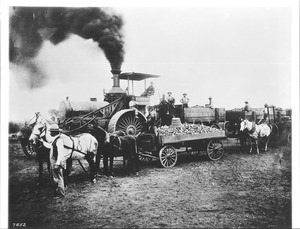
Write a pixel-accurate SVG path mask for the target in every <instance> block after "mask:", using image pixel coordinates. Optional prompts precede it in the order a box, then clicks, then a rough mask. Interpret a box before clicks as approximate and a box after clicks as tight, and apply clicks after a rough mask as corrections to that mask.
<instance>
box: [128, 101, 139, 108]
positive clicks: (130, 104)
mask: <svg viewBox="0 0 300 229" xmlns="http://www.w3.org/2000/svg"><path fill="white" fill-rule="evenodd" d="M136 105H137V103H136V101H134V100H131V101H130V102H129V107H130V108H134V107H135V106H136Z"/></svg>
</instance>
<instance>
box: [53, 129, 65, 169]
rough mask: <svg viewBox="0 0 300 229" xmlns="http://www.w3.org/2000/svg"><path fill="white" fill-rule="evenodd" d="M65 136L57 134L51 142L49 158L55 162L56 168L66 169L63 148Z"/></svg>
mask: <svg viewBox="0 0 300 229" xmlns="http://www.w3.org/2000/svg"><path fill="white" fill-rule="evenodd" d="M66 137H67V136H66V135H64V134H58V135H57V136H55V137H54V139H53V141H52V147H51V150H50V158H51V159H52V160H55V165H56V166H61V167H62V168H64V169H66V159H65V157H64V156H65V154H64V152H65V147H64V138H66Z"/></svg>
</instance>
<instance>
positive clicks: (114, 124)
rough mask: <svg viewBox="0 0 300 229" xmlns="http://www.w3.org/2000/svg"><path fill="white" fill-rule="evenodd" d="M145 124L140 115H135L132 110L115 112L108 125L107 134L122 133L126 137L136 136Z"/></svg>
mask: <svg viewBox="0 0 300 229" xmlns="http://www.w3.org/2000/svg"><path fill="white" fill-rule="evenodd" d="M145 124H146V118H145V116H144V115H143V114H142V113H141V112H138V115H137V116H136V115H135V111H134V110H132V109H125V110H121V111H119V112H117V113H116V114H115V115H114V116H113V117H112V118H111V119H110V121H109V123H108V132H109V133H113V132H115V131H123V132H124V133H125V134H126V135H134V136H136V135H138V134H139V133H141V131H142V130H143V128H144V126H145Z"/></svg>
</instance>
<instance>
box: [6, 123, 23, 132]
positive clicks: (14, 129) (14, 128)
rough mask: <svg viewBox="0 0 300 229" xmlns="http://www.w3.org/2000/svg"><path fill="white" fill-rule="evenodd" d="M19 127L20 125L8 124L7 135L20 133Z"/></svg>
mask: <svg viewBox="0 0 300 229" xmlns="http://www.w3.org/2000/svg"><path fill="white" fill-rule="evenodd" d="M21 127H22V124H21V123H16V122H9V124H8V133H9V134H12V133H16V132H18V131H20V129H21Z"/></svg>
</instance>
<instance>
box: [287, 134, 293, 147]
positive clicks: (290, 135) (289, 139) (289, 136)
mask: <svg viewBox="0 0 300 229" xmlns="http://www.w3.org/2000/svg"><path fill="white" fill-rule="evenodd" d="M287 144H288V145H291V144H292V134H288V135H287Z"/></svg>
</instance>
